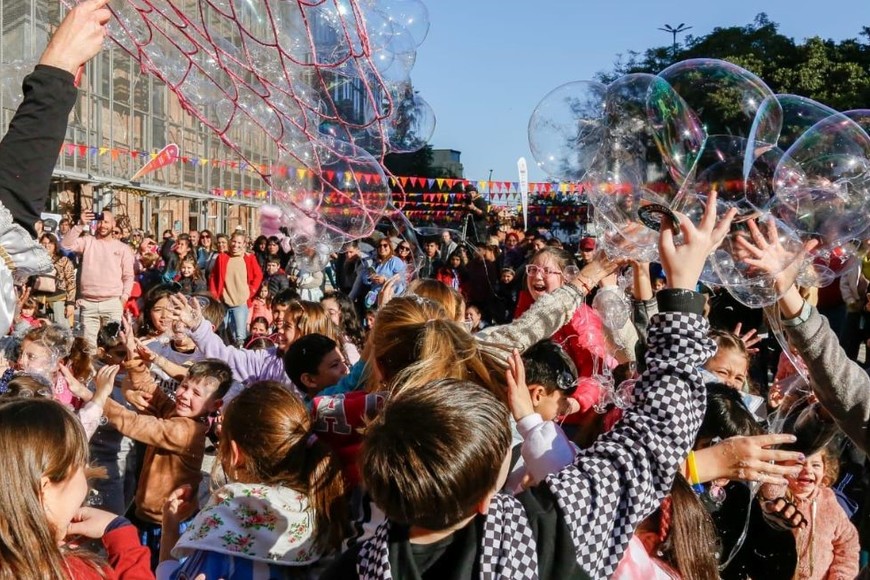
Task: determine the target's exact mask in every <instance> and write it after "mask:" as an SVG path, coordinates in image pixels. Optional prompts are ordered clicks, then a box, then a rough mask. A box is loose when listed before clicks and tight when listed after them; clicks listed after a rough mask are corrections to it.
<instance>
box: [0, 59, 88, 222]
mask: <svg viewBox="0 0 870 580" xmlns="http://www.w3.org/2000/svg"><path fill="white" fill-rule="evenodd" d="M23 88H24V100H23V101H22V102H21V105H20V106H19V107H18V110H17V111H16V112H15V116H14V117H13V118H12V122H11V123H10V124H9V130H8V131H7V132H6V135H5V136H4V137H3V140H2V141H0V201H2V203H3V205H5V206H6V208H7V209H8V210H9V211H10V212H11V213H12V218H13V219H14V220H15V222H16V223H18V224H20V225H21V226H22V227H23V228H24V229H26V230H27V231H28V232H30V234H31V235H33V234H34V233H35V232H34V229H33V224H34V223H35V222H36V220H38V219H40V214H41V213H42V212H43V211H44V210H45V206H46V201H47V199H48V192H49V186H50V184H51V175H52V172H53V171H54V166H55V164H56V163H57V156H58V154H59V153H60V148H61V146H62V145H63V140H64V137H65V135H66V128H67V122H68V120H69V114H70V111H72V108H73V105H75V102H76V97H77V95H78V91H77V89H76V88H75V86H74V84H73V75H72V74H70V73H69V72H67V71H65V70H61V69H59V68H55V67H53V66H46V65H37V66H36V68H35V69H34V70H33V72H32V73H31V74H29V75H28V76H27V77H26V78H25V79H24V87H23Z"/></svg>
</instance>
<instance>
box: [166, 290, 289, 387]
mask: <svg viewBox="0 0 870 580" xmlns="http://www.w3.org/2000/svg"><path fill="white" fill-rule="evenodd" d="M171 301H172V308H173V312H174V314H175V316H176V317H177V318H178V320H180V321H181V322H182V323H184V324H185V325H186V326H187V327H188V328H190V329H191V330H190V337H191V339H193V342H195V343H196V347H197V348H198V349H199V351H200V352H201V353H202V358H216V359H220V360H222V361H226V363H227V364H228V365H229V366H230V368H231V369H232V370H233V377H234V378H235V379H236V380H237V381H239V382H242V383H243V382H245V381H246V380H248V379H250V378H256V377H258V376H260V374H261V373H262V371H263V369H264V367H265V366H266V362H267V359H268V358H269V357H274V356H275V354H274V351H273V350H271V349H267V350H243V349H240V348H236V347H233V346H227V345H225V344H224V341H222V340H221V339H220V337H219V336H218V335H216V334H215V333H214V331H213V330H212V328H211V324H210V323H209V321H208V320H205V319H204V318H203V317H202V311H201V309H200V306H199V302H198V301H197V300H191V301H188V300H187V298H185V297H184V296H182V295H175V296H172V298H171Z"/></svg>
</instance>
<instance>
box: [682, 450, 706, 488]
mask: <svg viewBox="0 0 870 580" xmlns="http://www.w3.org/2000/svg"><path fill="white" fill-rule="evenodd" d="M686 464H687V465H688V467H689V484H690V485H691V486H692V489H694V490H695V491H696V492H697V493H701V492H703V491H704V486H703V485H701V482H700V480H699V478H698V464H697V463H696V462H695V451H694V450H692V451H689V456H688V457H687V458H686Z"/></svg>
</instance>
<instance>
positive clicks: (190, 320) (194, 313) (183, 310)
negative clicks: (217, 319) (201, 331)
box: [169, 294, 202, 330]
mask: <svg viewBox="0 0 870 580" xmlns="http://www.w3.org/2000/svg"><path fill="white" fill-rule="evenodd" d="M169 300H170V302H171V303H172V314H173V315H174V316H175V318H176V320H179V321H181V323H182V324H183V325H185V326H186V327H187V328H189V329H190V330H196V329H197V328H199V325H200V324H201V323H202V307H201V306H200V305H199V301H198V300H196V299H193V300H187V297H186V296H185V295H184V294H174V295H172V296H170V297H169Z"/></svg>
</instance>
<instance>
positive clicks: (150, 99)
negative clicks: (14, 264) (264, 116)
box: [0, 0, 274, 235]
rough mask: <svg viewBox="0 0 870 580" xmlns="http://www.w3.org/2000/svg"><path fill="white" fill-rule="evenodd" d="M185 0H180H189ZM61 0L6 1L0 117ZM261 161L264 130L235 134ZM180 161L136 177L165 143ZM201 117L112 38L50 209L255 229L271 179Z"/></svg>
mask: <svg viewBox="0 0 870 580" xmlns="http://www.w3.org/2000/svg"><path fill="white" fill-rule="evenodd" d="M190 2H191V0H179V1H177V2H174V3H175V4H177V5H180V4H185V3H190ZM65 13H66V9H65V7H64V6H63V5H62V4H61V2H60V1H59V0H0V88H2V90H0V122H2V130H3V131H5V128H6V127H7V126H8V123H9V121H10V120H11V118H12V115H13V113H14V110H15V107H16V106H17V101H16V99H17V98H20V95H18V94H17V93H20V86H21V79H22V78H23V76H24V75H25V74H27V72H29V71H30V70H32V67H33V65H34V64H35V63H36V61H37V60H38V58H39V55H40V54H41V52H42V49H43V48H44V47H45V45H46V43H47V41H48V38H49V37H50V35H51V33H52V32H53V30H54V29H55V28H56V26H57V25H58V23H59V22H60V21H61V19H62V17H63V15H64V14H65ZM230 137H231V138H232V139H233V140H234V142H236V143H238V144H239V146H240V147H241V148H242V149H243V150H244V152H245V156H246V157H247V158H248V159H249V160H250V161H252V162H253V163H255V164H265V165H268V164H270V163H272V160H273V159H274V144H273V143H271V141H269V140H268V139H267V136H266V135H265V133H264V132H262V131H259V132H256V131H250V132H246V134H244V135H231V136H230ZM171 143H174V144H177V145H178V147H179V155H180V159H179V160H178V161H176V162H174V163H172V164H170V165H168V166H166V167H165V168H162V169H159V170H156V171H153V172H151V173H148V174H147V175H145V176H143V177H141V178H140V179H138V180H137V181H135V182H131V181H130V178H131V177H132V176H133V175H134V174H135V173H136V171H137V170H138V169H139V168H141V167H142V166H143V165H144V164H145V163H147V161H149V160H150V159H151V158H152V156H154V155H156V154H157V153H158V152H159V151H160V150H162V149H163V148H164V147H165V146H166V145H168V144H171ZM246 167H247V164H246V163H245V162H243V161H242V159H241V158H240V157H239V155H237V154H236V153H235V152H234V151H233V150H231V149H230V148H229V147H228V146H226V145H225V144H224V143H223V142H221V140H220V139H219V138H218V137H217V136H215V135H214V134H213V133H212V132H211V131H210V130H209V129H208V128H206V127H204V126H203V125H202V124H201V123H200V122H199V120H198V119H196V118H195V117H193V116H192V115H189V114H187V113H185V112H184V111H183V110H182V108H181V106H180V104H179V102H178V100H177V98H176V97H175V95H174V94H173V93H172V92H171V91H170V90H169V89H168V88H167V87H166V85H164V84H163V83H162V82H161V81H160V80H159V79H157V78H155V77H154V76H152V75H148V74H144V73H142V72H141V71H140V70H139V66H138V64H137V63H136V62H135V61H134V60H133V58H131V57H130V56H129V55H128V54H127V53H126V52H125V51H124V50H122V49H121V48H119V47H117V46H116V45H115V44H114V43H113V42H110V41H107V42H106V48H105V49H104V50H103V51H102V52H101V53H100V54H99V55H98V56H97V57H96V58H95V59H93V60H92V61H91V62H90V63H88V65H87V67H86V69H85V71H84V74H83V76H82V79H81V82H80V85H79V99H78V102H77V103H76V106H75V108H74V110H73V112H72V114H71V116H70V121H69V127H68V129H67V135H66V141H65V145H64V147H63V149H62V150H61V152H60V155H59V157H58V162H57V167H56V169H55V179H54V182H53V183H52V192H51V201H50V205H49V207H47V208H45V210H46V211H47V212H50V213H56V214H61V215H64V214H66V215H71V216H75V215H77V214H78V212H79V211H81V210H82V209H90V208H92V207H97V208H99V207H111V208H112V209H113V210H114V212H115V214H116V215H125V216H127V218H128V219H129V222H130V225H131V226H132V227H134V228H141V229H143V230H145V231H150V232H154V233H155V234H156V235H159V233H160V232H162V231H164V230H167V229H172V230H175V231H188V230H190V229H200V230H201V229H206V228H208V229H211V230H213V231H215V232H223V231H232V230H234V229H235V228H236V227H237V226H241V227H242V228H243V229H245V230H246V231H248V232H251V233H256V232H257V230H258V218H257V211H256V207H257V206H258V205H260V204H261V203H263V201H265V198H266V195H267V194H266V191H267V190H268V185H267V184H266V183H265V182H264V181H263V179H262V178H261V177H260V176H259V174H257V173H256V172H254V171H252V170H250V169H246Z"/></svg>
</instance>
